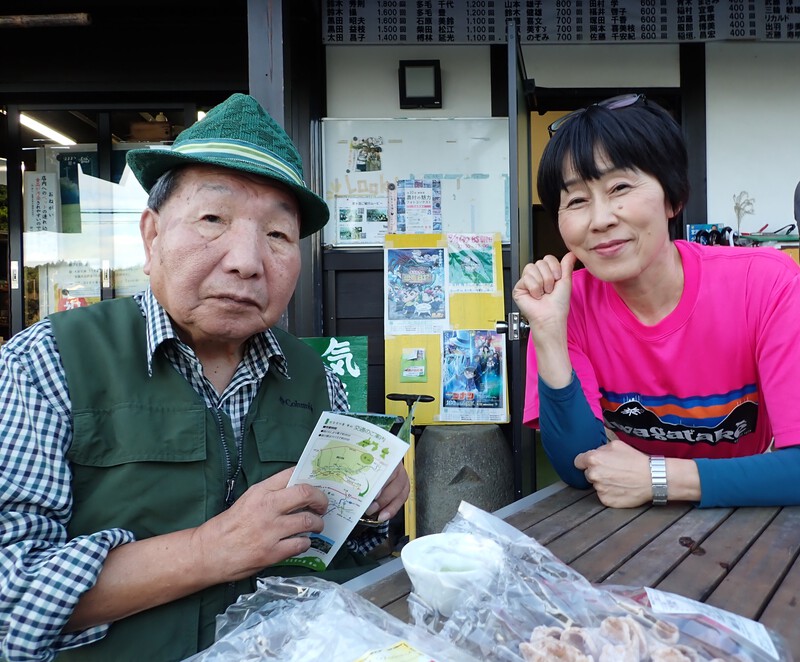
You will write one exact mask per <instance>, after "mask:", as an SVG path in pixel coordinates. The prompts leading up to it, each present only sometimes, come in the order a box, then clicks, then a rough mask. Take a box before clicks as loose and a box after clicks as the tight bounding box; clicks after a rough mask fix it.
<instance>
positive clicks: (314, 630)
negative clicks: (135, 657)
mask: <svg viewBox="0 0 800 662" xmlns="http://www.w3.org/2000/svg"><path fill="white" fill-rule="evenodd" d="M387 659H394V660H400V659H402V660H403V661H404V662H430V661H434V662H477V660H475V659H474V658H473V657H472V656H470V655H468V654H465V652H464V651H463V650H460V649H458V648H457V647H455V646H454V645H453V644H451V643H450V642H448V641H447V640H445V639H443V638H441V637H437V636H434V635H432V634H431V633H429V632H427V631H426V630H423V629H420V628H417V627H415V626H413V625H410V624H408V623H403V622H402V621H401V620H399V619H397V618H395V617H394V616H392V615H391V614H388V613H386V612H385V611H382V610H381V609H380V608H378V607H376V606H375V605H373V604H372V603H371V602H369V601H368V600H366V599H364V598H362V597H361V596H359V595H358V594H357V593H354V592H352V591H350V590H348V589H346V588H344V587H342V586H340V585H339V584H335V583H333V582H330V581H327V580H324V579H319V578H317V577H312V576H308V577H296V578H291V579H284V578H281V577H269V578H263V579H259V580H258V588H257V589H256V591H255V592H254V593H250V594H247V595H243V596H241V597H240V598H239V599H238V600H237V601H236V602H235V603H234V604H232V605H231V606H230V607H228V609H227V610H226V611H225V613H224V614H221V615H219V616H217V631H216V641H215V643H214V644H212V645H211V646H210V647H208V648H207V649H206V650H204V651H201V652H200V653H198V654H196V655H193V656H192V657H190V658H188V659H187V660H186V661H185V662H254V661H256V660H280V661H281V662H308V661H309V660H332V661H334V660H335V661H336V662H339V661H342V662H378V661H382V660H387Z"/></svg>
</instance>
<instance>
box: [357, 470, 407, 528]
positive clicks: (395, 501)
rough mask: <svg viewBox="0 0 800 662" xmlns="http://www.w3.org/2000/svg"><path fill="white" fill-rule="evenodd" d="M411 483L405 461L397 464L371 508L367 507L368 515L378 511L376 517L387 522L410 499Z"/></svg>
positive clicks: (379, 520) (377, 519)
mask: <svg viewBox="0 0 800 662" xmlns="http://www.w3.org/2000/svg"><path fill="white" fill-rule="evenodd" d="M409 489H410V485H409V482H408V474H407V473H406V469H405V467H404V466H403V463H402V462H401V463H400V464H398V465H397V468H396V469H395V470H394V471H393V472H392V475H391V476H389V480H388V481H387V482H386V485H384V486H383V489H382V490H381V491H380V493H379V494H378V496H377V497H375V501H373V502H372V503H371V504H370V505H369V508H367V511H366V513H365V514H366V515H368V516H370V517H371V516H372V515H374V514H375V513H378V516H377V517H376V518H375V519H376V521H378V522H385V521H386V520H389V519H391V518H392V517H394V516H395V515H396V514H397V511H398V510H400V508H402V507H403V504H404V503H405V502H406V499H408V492H409Z"/></svg>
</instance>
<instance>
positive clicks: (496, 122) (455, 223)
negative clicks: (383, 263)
mask: <svg viewBox="0 0 800 662" xmlns="http://www.w3.org/2000/svg"><path fill="white" fill-rule="evenodd" d="M322 133H323V173H322V176H323V185H324V196H323V197H324V198H325V201H326V202H327V203H328V206H329V208H330V211H331V217H332V218H335V219H339V218H340V217H339V214H338V211H339V207H340V206H341V204H340V203H339V202H338V200H340V199H345V200H347V199H349V198H356V197H366V198H378V197H383V198H385V199H388V198H389V191H390V184H391V185H392V186H397V185H398V183H400V182H403V183H404V184H401V185H400V186H401V187H405V182H412V183H413V184H412V188H414V189H415V190H414V191H413V192H411V193H410V195H411V196H413V197H412V199H411V201H412V205H417V206H416V207H414V206H412V207H411V208H409V205H408V202H409V198H408V197H407V195H408V191H407V189H405V188H404V189H403V205H404V208H403V210H402V212H401V213H402V214H403V215H404V216H403V219H402V220H403V221H404V222H405V223H406V228H405V230H400V228H399V227H398V228H397V233H417V232H419V233H434V232H435V233H446V232H463V233H472V234H484V233H489V234H491V233H495V232H499V233H500V236H501V241H505V242H507V241H509V239H510V231H509V228H510V224H509V202H508V201H509V197H508V196H509V193H508V154H509V148H508V120H507V119H506V118H502V117H489V118H477V119H474V118H448V119H433V118H414V119H407V118H405V119H403V118H398V119H335V118H327V119H324V120H323V122H322ZM418 182H419V183H420V185H419V186H417V183H418ZM420 189H421V190H420ZM426 189H430V191H428V190H426ZM398 202H399V201H398ZM389 204H390V205H391V201H390V202H389ZM397 211H398V212H400V209H399V207H398V209H397ZM409 212H413V213H411V214H410V215H409ZM423 212H424V213H423ZM391 215H392V208H391V207H390V208H389V216H390V217H391ZM398 220H400V216H399V215H398ZM390 221H391V219H390ZM346 222H347V221H346ZM439 225H441V227H439ZM323 232H324V241H325V243H327V244H331V245H333V246H336V245H340V244H342V243H349V244H353V243H358V244H361V245H364V246H372V245H374V246H379V245H381V243H380V241H379V240H377V238H373V237H372V236H370V234H369V232H368V231H364V228H363V226H362V233H363V234H364V236H361V235H360V234H359V237H358V238H357V239H353V238H352V237H351V238H347V234H346V233H345V235H344V236H345V239H344V241H343V240H342V238H341V237H340V226H339V224H336V223H329V224H328V225H327V226H326V227H325V229H324V231H323Z"/></svg>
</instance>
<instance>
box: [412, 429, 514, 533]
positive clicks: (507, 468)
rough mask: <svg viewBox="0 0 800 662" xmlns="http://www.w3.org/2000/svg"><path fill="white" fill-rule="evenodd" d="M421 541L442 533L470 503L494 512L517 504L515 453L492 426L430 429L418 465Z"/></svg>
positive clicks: (419, 451) (418, 454) (422, 437)
mask: <svg viewBox="0 0 800 662" xmlns="http://www.w3.org/2000/svg"><path fill="white" fill-rule="evenodd" d="M415 482H416V491H417V494H416V505H417V535H418V536H423V535H427V534H429V533H439V532H440V531H441V530H442V529H443V528H444V526H445V524H447V523H448V522H449V521H450V520H451V519H453V517H454V516H455V514H456V513H457V512H458V506H459V504H460V503H461V501H462V500H463V501H467V502H469V503H471V504H472V505H474V506H477V507H478V508H480V509H481V510H485V511H486V512H489V513H491V512H494V511H495V510H497V509H498V508H502V507H503V506H506V505H508V504H509V503H511V502H512V501H513V500H514V470H513V459H512V454H511V449H510V448H509V444H508V442H507V441H506V438H505V437H504V436H503V432H502V431H501V430H500V428H499V427H498V426H497V425H494V424H474V425H429V426H427V427H426V428H425V430H424V432H423V433H422V434H421V435H420V437H419V440H418V442H417V448H416V462H415Z"/></svg>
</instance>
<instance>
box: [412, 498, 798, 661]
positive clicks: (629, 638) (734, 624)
mask: <svg viewBox="0 0 800 662" xmlns="http://www.w3.org/2000/svg"><path fill="white" fill-rule="evenodd" d="M451 532H462V533H470V534H472V535H474V536H484V537H486V538H489V539H491V540H493V541H494V542H496V543H498V544H499V545H500V546H501V547H502V548H503V552H504V553H503V560H502V564H501V567H500V569H499V571H498V572H497V573H495V574H494V576H493V577H492V579H491V581H488V582H483V583H482V584H481V585H478V584H477V583H473V584H471V585H469V586H468V587H467V588H466V589H465V590H464V592H463V596H462V599H461V600H460V601H459V602H458V604H457V606H456V608H455V610H454V611H453V612H452V614H451V615H450V617H449V618H445V617H444V616H443V615H442V614H440V613H439V612H438V611H437V610H436V609H434V608H432V607H430V606H429V605H428V604H427V603H426V602H425V601H424V600H423V599H422V598H420V596H419V595H417V594H416V593H414V592H412V593H411V594H410V595H409V611H410V613H411V617H412V620H413V622H414V623H415V624H416V625H417V626H419V627H420V628H424V629H427V630H428V631H429V632H432V633H436V634H437V635H438V636H439V637H442V638H443V639H446V640H447V641H450V642H452V643H453V644H454V645H456V646H458V647H459V648H461V649H462V650H463V651H464V652H465V654H469V655H472V656H474V657H481V658H484V659H491V660H498V661H511V662H519V661H524V662H545V661H547V662H550V661H556V660H571V661H573V662H612V661H613V662H700V661H711V660H714V661H716V662H719V661H722V660H725V661H726V662H774V661H775V660H780V661H781V662H786V661H791V660H792V659H793V658H792V655H791V653H790V651H789V650H788V647H787V645H786V643H785V641H784V640H783V639H782V637H780V635H778V634H777V633H775V632H772V631H771V630H768V629H767V628H766V627H764V626H763V625H761V624H758V623H755V622H753V621H750V620H748V619H745V618H742V617H739V616H736V615H734V614H731V613H729V612H725V611H723V610H718V609H714V608H712V607H709V606H707V605H703V604H701V603H698V602H696V601H694V600H688V599H686V598H682V597H680V596H675V595H673V594H670V593H664V592H659V591H653V590H652V589H644V588H636V587H624V586H610V587H607V586H599V585H594V584H592V583H590V582H589V581H588V580H586V578H584V577H583V576H582V575H580V574H579V573H577V572H576V571H574V570H573V569H572V568H570V567H569V566H567V565H566V564H565V563H563V562H562V561H560V560H559V559H557V558H556V557H555V556H554V555H553V554H551V553H550V552H549V551H548V550H547V549H546V548H545V547H543V546H542V545H540V544H539V543H537V542H536V540H534V539H533V538H530V537H528V536H527V535H525V534H524V533H522V532H520V531H519V530H517V529H515V528H514V527H512V526H511V525H509V524H508V523H506V522H504V521H503V520H501V519H499V518H497V517H494V516H492V515H490V514H488V513H486V512H484V511H482V510H480V509H478V508H476V507H474V506H472V505H470V504H468V503H465V502H462V504H461V507H460V508H459V511H458V514H457V515H456V516H455V517H454V518H453V520H451V521H450V522H449V523H448V524H447V526H446V527H445V529H444V533H451ZM453 554H454V555H457V554H458V550H457V549H453ZM653 603H655V604H653ZM664 607H671V608H666V609H665V608H664ZM676 608H677V610H678V612H676ZM668 612H669V613H668Z"/></svg>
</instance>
